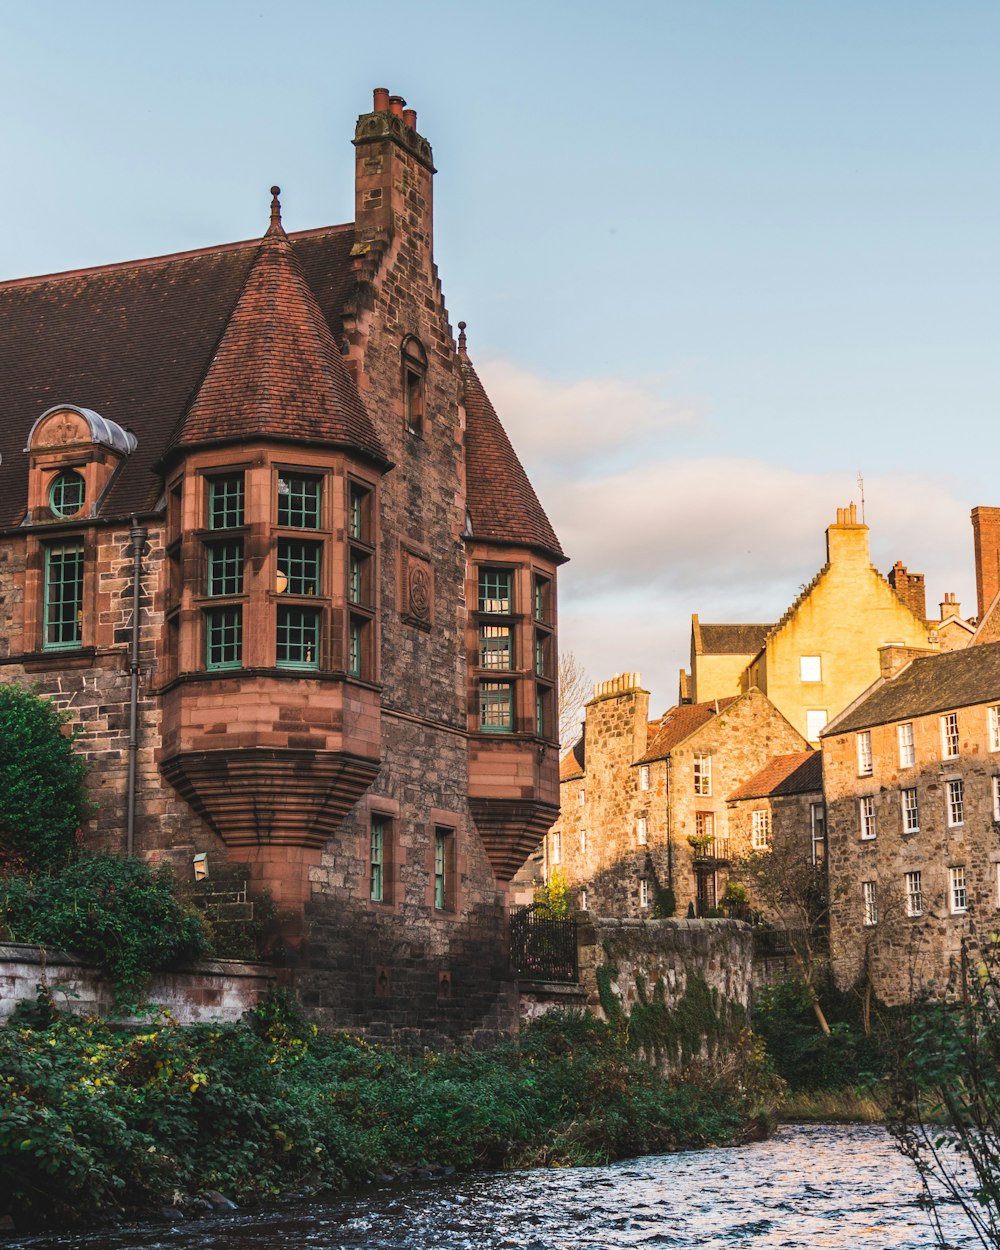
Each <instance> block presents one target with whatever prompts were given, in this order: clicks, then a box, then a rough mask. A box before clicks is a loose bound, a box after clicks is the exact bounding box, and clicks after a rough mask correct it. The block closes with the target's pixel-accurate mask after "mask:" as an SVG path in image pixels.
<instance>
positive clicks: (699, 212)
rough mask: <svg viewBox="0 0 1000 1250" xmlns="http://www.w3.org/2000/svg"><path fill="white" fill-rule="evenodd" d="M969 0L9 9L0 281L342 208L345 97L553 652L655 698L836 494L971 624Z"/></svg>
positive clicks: (974, 360) (987, 434)
mask: <svg viewBox="0 0 1000 1250" xmlns="http://www.w3.org/2000/svg"><path fill="white" fill-rule="evenodd" d="M998 57H1000V5H998V4H996V3H994V2H992V0H950V2H949V3H948V4H946V5H945V4H941V3H940V2H939V0H837V2H836V3H815V2H812V0H659V3H645V2H643V0H634V2H629V0H622V2H621V3H619V4H618V5H614V6H610V5H607V4H603V3H602V4H598V3H592V2H591V0H573V2H570V0H533V2H532V3H524V2H522V0H507V2H506V3H504V4H502V5H500V4H488V5H487V4H481V3H476V2H475V0H466V3H464V4H459V3H450V2H445V0H422V2H421V3H420V4H415V3H412V0H411V2H410V3H399V2H397V0H380V3H379V4H378V5H377V6H376V5H371V6H363V5H357V4H350V5H348V4H342V3H340V2H339V0H327V2H326V3H318V2H315V0H284V2H283V3H270V4H258V3H234V2H230V0H215V2H214V3H213V2H212V0H200V2H199V3H190V2H189V0H172V2H171V3H170V4H169V5H167V4H162V5H154V4H152V3H148V4H136V3H134V2H133V3H128V4H125V3H117V2H115V3H108V2H101V0H88V2H87V3H86V4H80V3H70V2H69V0H64V2H56V0H33V2H32V3H30V4H25V3H22V2H20V0H0V100H2V107H3V117H4V121H3V125H2V127H0V170H2V178H3V190H2V192H0V195H2V203H3V207H2V208H0V215H2V220H3V228H2V229H0V278H9V277H18V276H22V275H25V274H31V273H45V272H56V271H59V270H62V269H70V268H80V267H83V266H86V265H92V264H100V263H104V262H110V261H116V260H124V259H129V258H132V257H139V256H149V255H157V254H163V253H168V252H173V251H180V250H184V249H187V248H194V247H202V246H209V245H212V244H215V243H219V242H222V241H227V240H231V239H241V238H252V237H256V236H257V235H259V234H261V233H263V230H264V229H265V228H266V225H267V218H268V203H269V192H268V188H269V187H270V186H271V184H272V183H274V182H277V183H279V184H280V185H281V187H282V189H283V193H282V206H283V216H284V221H285V225H286V227H287V228H288V229H292V230H295V229H306V228H309V227H313V226H319V225H324V224H329V223H332V222H339V221H346V220H350V219H351V217H352V216H353V176H354V167H353V149H352V148H351V146H350V140H351V138H352V136H353V131H354V123H355V120H356V118H357V115H358V114H359V113H362V112H367V111H368V110H369V109H370V107H371V90H372V88H373V87H376V86H385V87H388V88H389V89H390V90H391V91H392V92H393V93H396V94H400V95H403V96H405V98H406V100H407V103H408V105H409V106H411V107H413V108H415V109H416V110H417V126H418V129H419V130H420V131H421V133H422V134H424V135H425V136H426V137H427V138H428V139H429V140H430V142H431V144H432V145H433V149H434V157H435V163H436V165H437V167H438V170H439V172H438V174H437V176H436V179H435V192H434V193H435V254H436V260H437V263H438V266H439V270H440V274H441V279H442V283H443V288H444V293H445V299H446V302H447V306H448V309H449V313H450V316H451V320H452V323H453V325H454V324H455V323H457V322H458V320H460V319H463V320H465V321H466V322H467V323H468V327H469V328H468V335H469V350H470V355H471V356H472V359H473V361H474V362H475V364H476V367H477V369H478V371H479V373H480V376H481V377H482V379H483V381H484V383H485V385H486V387H487V389H488V391H489V392H490V395H491V397H492V399H493V401H494V404H495V406H496V408H497V410H498V412H499V414H500V416H501V419H502V420H503V422H504V424H505V426H506V428H507V430H508V432H509V434H510V436H511V438H512V440H513V442H514V444H515V447H516V448H517V450H518V452H519V454H520V456H521V459H522V461H523V462H524V464H525V467H526V468H527V470H528V472H529V475H530V476H531V478H532V481H533V482H534V484H535V487H536V490H537V492H538V494H539V497H540V498H541V500H542V502H543V504H544V506H545V508H546V510H547V512H548V513H549V516H550V518H551V519H552V521H553V524H554V525H555V527H556V530H557V532H558V534H559V536H560V538H561V540H562V543H563V546H564V548H565V550H566V552H567V554H568V555H569V556H570V557H571V560H570V563H569V564H567V565H566V566H565V568H564V569H563V571H562V573H561V578H560V627H561V628H560V635H561V645H562V647H563V648H564V649H568V650H570V651H572V652H573V653H574V655H575V656H576V657H577V659H578V661H579V662H580V664H581V665H582V666H583V668H584V669H585V670H586V672H587V674H588V675H589V677H590V679H591V680H593V681H598V680H605V679H607V678H608V677H611V676H613V675H614V674H615V673H617V672H621V671H625V670H630V671H639V672H641V674H642V678H643V682H644V684H645V685H646V686H647V687H648V688H649V689H650V691H651V693H652V700H651V707H652V709H653V710H655V711H657V712H659V711H662V710H664V709H665V708H666V707H668V706H669V705H670V704H671V703H673V702H674V701H675V699H676V694H677V673H678V670H679V669H680V668H681V667H682V666H684V665H686V663H687V654H688V640H689V630H690V617H691V613H692V612H697V613H698V614H699V616H700V618H701V619H702V620H703V621H740V620H743V621H773V620H776V619H777V618H778V617H779V616H780V615H781V614H782V612H783V611H784V609H785V608H786V607H787V606H788V604H789V603H790V602H791V601H792V599H793V598H794V597H795V595H796V594H797V592H798V589H799V587H800V586H801V585H802V584H803V583H805V582H807V581H808V580H809V579H810V578H811V577H812V576H813V574H814V573H815V572H816V571H817V569H818V568H819V567H820V566H821V564H822V563H823V560H824V557H825V543H824V529H825V527H826V526H827V525H828V524H829V523H830V522H832V521H833V520H834V518H835V515H836V509H837V508H838V507H843V506H845V505H846V504H848V503H850V502H852V501H854V502H857V503H859V504H860V502H861V490H862V487H861V485H859V481H858V479H859V477H860V478H861V479H862V481H863V492H864V510H865V519H866V521H867V523H868V524H869V526H870V528H871V546H872V559H873V562H874V564H875V565H876V567H877V568H879V569H880V570H881V571H882V572H886V571H887V570H888V569H889V568H890V567H891V566H892V564H893V563H894V561H896V560H897V559H899V560H902V561H903V563H904V564H906V565H907V567H908V568H909V569H910V570H911V571H916V572H922V573H924V574H925V575H926V578H927V590H928V604H929V606H930V607H931V608H932V610H933V607H934V605H936V604H937V603H938V602H939V601H940V600H941V599H942V598H943V597H944V593H945V592H954V593H956V594H957V595H958V598H959V599H960V601H961V602H962V605H963V611H964V612H965V613H966V614H972V613H974V611H975V606H976V605H975V580H974V570H973V559H972V555H973V553H972V532H971V527H970V523H969V513H970V511H971V509H972V508H973V507H974V506H976V505H979V504H1000V487H995V486H994V481H995V477H996V474H995V463H996V441H997V415H998V411H1000V353H998V351H997V339H998V328H1000V327H998V322H1000V281H998V278H1000V263H998V262H1000V232H998V230H997V222H998V220H1000V162H998V160H997V155H998V153H997V144H998V138H1000V135H998V130H1000V75H998V74H997V72H996V65H997V63H998Z"/></svg>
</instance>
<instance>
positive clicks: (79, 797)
mask: <svg viewBox="0 0 1000 1250" xmlns="http://www.w3.org/2000/svg"><path fill="white" fill-rule="evenodd" d="M67 720H68V717H67V716H66V715H65V714H64V713H62V712H60V711H59V710H58V709H57V708H55V707H54V706H53V705H52V704H51V703H50V702H49V701H48V700H47V699H41V698H39V697H38V696H37V695H36V694H34V693H32V691H30V690H27V689H25V687H24V686H20V685H17V684H14V683H6V684H2V685H0V872H2V871H8V872H9V871H18V870H23V869H29V870H39V869H43V870H44V869H50V868H56V867H60V866H62V865H63V864H65V863H67V862H68V861H69V860H70V859H71V858H72V857H73V855H74V853H75V850H76V838H77V831H78V830H79V828H80V825H81V824H82V823H83V821H85V820H86V819H87V817H88V815H89V814H90V811H91V806H90V803H89V801H88V799H87V794H86V790H85V788H84V777H85V775H86V771H87V766H86V762H85V761H84V759H83V757H82V756H80V755H78V754H77V753H76V752H75V751H74V750H73V736H72V735H70V736H67V735H66V733H65V731H64V727H65V725H66V722H67Z"/></svg>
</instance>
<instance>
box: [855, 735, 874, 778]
mask: <svg viewBox="0 0 1000 1250" xmlns="http://www.w3.org/2000/svg"><path fill="white" fill-rule="evenodd" d="M855 741H856V743H857V749H858V776H859V777H870V776H871V775H872V767H873V765H872V731H871V730H870V729H863V730H862V731H861V732H860V733H859V734H855Z"/></svg>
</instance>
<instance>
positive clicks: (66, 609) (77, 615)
mask: <svg viewBox="0 0 1000 1250" xmlns="http://www.w3.org/2000/svg"><path fill="white" fill-rule="evenodd" d="M43 624H44V632H43V646H44V648H45V650H47V651H56V650H61V649H62V650H65V649H67V648H69V647H78V646H79V645H80V641H81V639H82V637H83V543H53V544H52V545H51V546H48V547H46V548H45V602H44V605H43Z"/></svg>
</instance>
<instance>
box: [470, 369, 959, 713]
mask: <svg viewBox="0 0 1000 1250" xmlns="http://www.w3.org/2000/svg"><path fill="white" fill-rule="evenodd" d="M482 372H483V376H484V382H485V384H486V386H487V389H488V390H489V391H490V394H491V397H492V398H493V401H494V404H495V405H496V407H497V411H498V412H499V414H500V417H501V420H502V421H503V422H504V424H505V426H506V428H507V431H508V433H509V434H510V437H511V440H512V441H513V443H514V445H515V447H516V448H517V450H518V453H519V455H520V456H521V459H522V461H523V462H524V464H525V467H526V468H527V470H528V473H529V475H530V476H531V478H532V481H533V482H534V484H535V487H536V490H537V491H538V494H539V497H540V499H541V500H542V503H543V505H544V507H545V509H546V511H547V512H548V514H549V516H550V518H551V519H552V522H553V524H554V525H555V528H556V531H557V533H558V534H559V537H560V540H561V542H562V544H563V547H564V548H565V550H566V552H567V554H568V555H569V556H570V558H571V563H570V564H569V565H567V566H566V568H565V569H564V570H563V573H562V574H561V585H560V604H561V607H560V613H561V632H562V644H563V645H564V646H566V647H568V648H569V649H571V650H573V651H574V652H575V653H576V655H577V656H578V658H579V659H580V660H581V662H582V663H583V664H584V665H585V667H586V668H587V670H588V672H589V673H590V675H591V676H592V677H593V679H594V680H600V679H603V678H606V677H609V676H611V675H612V674H613V673H614V672H617V671H622V670H628V669H639V670H640V671H641V672H642V673H643V676H644V679H645V680H646V682H647V684H651V686H652V688H653V690H654V698H655V699H656V700H657V704H658V705H663V706H665V705H666V704H668V703H669V702H672V701H673V699H674V698H675V696H676V687H677V670H678V669H679V668H680V667H682V666H684V665H686V662H687V652H688V630H689V622H690V616H691V613H692V612H698V613H699V615H700V616H701V617H702V619H703V620H714V621H727V620H731V621H737V620H750V621H769V620H776V619H777V618H778V617H779V616H780V615H781V613H782V612H783V611H784V610H785V608H786V607H787V606H788V605H789V603H791V601H792V600H793V599H794V598H795V596H796V595H797V593H798V591H799V588H800V586H801V585H802V584H803V583H805V582H807V581H809V579H810V578H811V577H812V576H813V575H814V574H815V573H816V571H817V570H818V569H819V568H820V566H821V565H822V564H823V562H824V560H825V558H826V547H825V529H826V527H827V525H829V524H830V523H831V522H832V521H833V520H834V518H835V516H836V509H837V508H838V507H843V506H844V505H846V504H848V503H849V502H851V501H852V500H854V501H857V500H858V489H857V484H856V482H855V481H854V479H853V476H847V475H844V474H841V473H831V472H825V471H823V470H822V468H818V469H815V470H810V469H797V468H794V467H789V466H788V465H781V464H770V463H767V462H766V461H765V460H764V459H763V458H760V459H747V458H740V457H735V456H718V457H712V456H706V455H692V454H690V448H691V441H690V437H689V435H690V431H691V428H692V425H693V424H694V423H696V422H697V420H698V419H700V418H699V417H698V415H697V414H698V411H699V409H698V405H697V404H696V403H693V402H691V403H689V402H684V403H680V402H678V403H674V402H673V401H672V400H671V399H670V397H669V395H664V394H663V393H662V392H661V391H660V390H656V391H652V390H647V389H645V388H644V387H643V386H642V385H640V384H637V383H631V382H625V381H622V380H619V379H616V378H596V379H584V380H581V381H577V382H574V383H571V384H567V385H565V386H562V385H560V384H558V383H555V382H552V381H550V380H546V379H540V378H537V377H534V376H533V375H531V374H528V373H526V372H525V371H524V370H520V369H517V368H515V367H514V366H505V365H503V363H502V362H500V363H498V362H493V364H491V365H490V366H489V367H488V369H486V370H483V371H482ZM601 397H608V400H609V403H608V406H607V408H605V409H603V412H602V404H601ZM612 400H613V402H611V401H612ZM576 414H582V415H580V416H579V418H578V419H575V417H576ZM685 435H687V437H685ZM566 444H569V445H568V446H567V445H566ZM865 494H866V499H867V517H866V519H867V521H868V524H869V526H870V527H871V543H872V562H873V563H874V564H875V566H876V567H877V568H878V569H880V571H882V572H883V573H885V572H887V571H888V569H889V568H890V567H891V566H892V564H893V562H894V561H895V560H897V559H900V560H902V561H903V563H904V564H906V565H907V566H908V568H909V569H910V570H911V571H918V572H922V573H924V574H925V575H926V577H927V587H928V607H929V609H930V610H931V611H932V612H933V610H934V607H935V605H936V604H937V602H938V601H939V599H940V598H941V597H942V596H943V593H944V591H955V592H957V593H958V596H959V598H960V600H962V601H963V608H964V611H965V612H966V614H969V613H971V612H972V611H974V609H975V603H974V576H973V565H972V536H971V529H970V525H969V511H970V508H971V506H972V503H973V502H975V501H970V500H967V499H962V498H959V497H957V495H956V494H955V493H953V491H952V489H951V488H950V485H949V483H948V482H947V480H944V479H941V478H940V477H935V476H930V475H917V474H906V473H894V472H892V471H888V472H884V473H881V474H877V475H874V476H872V477H871V478H870V479H867V480H866V482H865Z"/></svg>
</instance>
